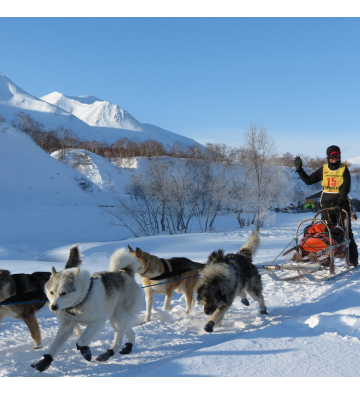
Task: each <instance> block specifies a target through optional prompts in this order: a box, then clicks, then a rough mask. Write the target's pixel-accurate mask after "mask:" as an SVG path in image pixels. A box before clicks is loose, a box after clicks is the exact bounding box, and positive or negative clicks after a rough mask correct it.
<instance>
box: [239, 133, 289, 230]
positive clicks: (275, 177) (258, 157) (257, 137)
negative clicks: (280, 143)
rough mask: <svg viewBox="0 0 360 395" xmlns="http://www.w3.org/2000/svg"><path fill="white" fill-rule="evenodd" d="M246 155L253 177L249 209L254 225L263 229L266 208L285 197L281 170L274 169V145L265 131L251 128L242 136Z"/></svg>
mask: <svg viewBox="0 0 360 395" xmlns="http://www.w3.org/2000/svg"><path fill="white" fill-rule="evenodd" d="M245 153H246V158H247V162H248V166H250V173H251V175H250V177H251V178H252V182H251V185H250V186H249V188H250V190H251V191H252V193H251V198H252V202H251V206H252V208H253V210H254V213H255V220H256V224H257V226H259V227H262V226H263V223H264V220H265V219H266V216H267V214H268V211H269V209H270V208H271V207H272V206H273V205H274V204H277V203H279V202H281V201H284V200H285V199H286V198H287V191H288V188H287V185H286V178H285V177H284V171H283V169H282V168H281V167H280V166H276V165H278V164H279V163H277V162H276V159H275V158H276V155H275V142H274V140H273V139H272V138H271V137H270V136H269V134H268V133H267V130H266V128H264V127H260V128H258V127H257V126H256V125H250V127H249V130H248V131H247V132H246V134H245Z"/></svg>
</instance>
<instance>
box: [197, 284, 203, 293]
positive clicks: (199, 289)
mask: <svg viewBox="0 0 360 395" xmlns="http://www.w3.org/2000/svg"><path fill="white" fill-rule="evenodd" d="M203 289H204V286H203V285H200V287H199V288H198V289H197V290H196V292H197V293H198V294H201V292H202V290H203Z"/></svg>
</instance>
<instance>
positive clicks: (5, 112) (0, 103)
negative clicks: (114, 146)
mask: <svg viewBox="0 0 360 395" xmlns="http://www.w3.org/2000/svg"><path fill="white" fill-rule="evenodd" d="M20 111H23V112H24V113H26V114H29V115H30V116H31V117H32V118H33V119H34V120H35V121H37V122H40V123H42V124H43V125H44V127H45V129H46V130H49V129H56V128H57V127H59V126H63V127H64V128H66V129H71V130H72V131H73V132H75V133H76V134H77V135H78V136H79V137H80V138H81V139H87V140H101V139H102V136H101V135H100V133H99V132H98V131H97V130H96V129H95V128H92V127H91V126H89V125H88V124H87V123H85V122H83V121H82V120H81V119H79V118H77V117H75V116H74V115H72V114H70V113H68V112H67V111H64V110H63V109H61V108H60V107H57V106H54V105H53V104H51V103H47V102H45V101H44V100H41V99H38V98H37V97H35V96H33V95H31V94H29V93H27V92H25V91H24V90H23V89H21V88H20V87H19V86H17V85H16V84H15V83H14V82H12V81H11V80H10V79H9V78H7V77H6V76H5V75H4V74H1V73H0V114H1V115H2V116H3V117H4V118H5V120H6V122H7V123H9V124H10V123H11V121H12V120H14V119H15V115H16V114H18V113H19V112H20Z"/></svg>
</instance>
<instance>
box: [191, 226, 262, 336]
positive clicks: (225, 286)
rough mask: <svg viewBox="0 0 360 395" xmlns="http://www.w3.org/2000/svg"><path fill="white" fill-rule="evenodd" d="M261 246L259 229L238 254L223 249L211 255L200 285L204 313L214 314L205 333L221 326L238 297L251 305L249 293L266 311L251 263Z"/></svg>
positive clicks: (259, 280) (256, 273) (199, 297)
mask: <svg viewBox="0 0 360 395" xmlns="http://www.w3.org/2000/svg"><path fill="white" fill-rule="evenodd" d="M259 245H260V238H259V234H258V232H256V231H255V232H253V233H252V234H251V235H250V237H249V239H248V240H247V242H246V243H245V244H244V245H243V246H242V247H241V249H240V251H239V252H237V253H236V254H226V255H225V253H224V251H223V250H218V251H214V252H213V253H211V254H210V256H209V258H208V261H207V263H206V266H205V268H204V270H203V271H202V273H201V277H200V280H199V282H198V285H197V293H198V296H197V301H198V303H199V304H201V305H203V306H204V313H205V314H206V315H211V317H210V320H209V321H208V322H207V324H206V325H205V327H204V329H205V331H206V332H213V330H214V326H215V325H217V326H220V325H221V322H222V319H223V318H224V316H225V314H226V312H227V311H228V310H229V309H230V307H231V305H232V303H233V301H234V299H235V297H236V296H240V298H241V302H242V303H243V304H244V305H245V306H249V301H248V299H247V298H246V293H248V294H249V295H250V296H251V297H252V298H253V299H254V300H255V301H256V302H258V303H259V306H260V314H267V311H266V307H265V302H264V297H263V293H262V283H261V277H260V274H259V272H258V270H257V268H256V267H255V266H254V265H253V264H252V256H253V255H254V254H255V252H256V251H257V249H258V247H259Z"/></svg>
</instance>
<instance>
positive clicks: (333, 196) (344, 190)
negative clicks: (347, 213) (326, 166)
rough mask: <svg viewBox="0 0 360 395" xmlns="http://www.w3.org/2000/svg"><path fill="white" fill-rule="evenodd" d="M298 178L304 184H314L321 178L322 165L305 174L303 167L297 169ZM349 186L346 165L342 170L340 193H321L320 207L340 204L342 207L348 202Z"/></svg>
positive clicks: (349, 178)
mask: <svg viewBox="0 0 360 395" xmlns="http://www.w3.org/2000/svg"><path fill="white" fill-rule="evenodd" d="M297 173H298V174H299V176H300V178H301V179H302V180H303V181H304V183H305V184H306V185H312V184H316V183H317V182H319V181H322V179H323V167H320V168H319V169H317V170H316V171H314V173H311V174H310V175H307V174H306V173H305V171H304V169H302V168H301V169H300V170H297ZM350 187H351V176H350V172H349V169H348V168H347V167H346V168H345V170H344V182H343V184H342V185H341V188H340V193H325V192H324V193H323V194H322V195H321V200H320V203H321V206H322V207H325V206H326V207H331V206H336V205H337V206H340V207H344V208H345V206H346V205H347V204H348V198H347V195H348V193H349V192H350Z"/></svg>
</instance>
